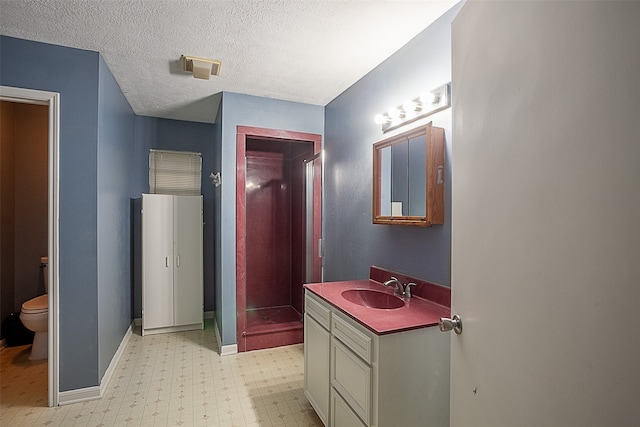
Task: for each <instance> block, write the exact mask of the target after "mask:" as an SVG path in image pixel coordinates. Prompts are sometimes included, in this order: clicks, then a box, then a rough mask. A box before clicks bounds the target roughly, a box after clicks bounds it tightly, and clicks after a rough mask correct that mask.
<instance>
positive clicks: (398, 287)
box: [383, 276, 404, 296]
mask: <svg viewBox="0 0 640 427" xmlns="http://www.w3.org/2000/svg"><path fill="white" fill-rule="evenodd" d="M392 283H395V291H394V293H395V294H396V295H400V296H404V286H403V285H402V283H400V281H399V280H398V279H397V278H396V277H393V276H391V279H389V280H387V281H386V282H384V283H383V285H385V286H390V285H391V284H392Z"/></svg>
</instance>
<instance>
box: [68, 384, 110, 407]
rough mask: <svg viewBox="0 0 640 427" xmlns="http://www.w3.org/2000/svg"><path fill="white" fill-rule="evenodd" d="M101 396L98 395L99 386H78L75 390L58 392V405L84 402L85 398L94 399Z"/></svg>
mask: <svg viewBox="0 0 640 427" xmlns="http://www.w3.org/2000/svg"><path fill="white" fill-rule="evenodd" d="M100 397H102V396H101V395H100V386H98V385H96V386H93V387H85V388H78V389H75V390H68V391H61V392H60V393H58V405H60V406H64V405H71V404H72V403H79V402H85V401H87V400H96V399H100Z"/></svg>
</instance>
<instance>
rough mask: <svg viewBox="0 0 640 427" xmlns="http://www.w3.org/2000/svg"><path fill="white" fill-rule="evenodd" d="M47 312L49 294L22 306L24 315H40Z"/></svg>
mask: <svg viewBox="0 0 640 427" xmlns="http://www.w3.org/2000/svg"><path fill="white" fill-rule="evenodd" d="M47 311H49V296H48V295H47V294H44V295H40V296H39V297H35V298H32V299H30V300H29V301H26V302H25V303H24V304H22V313H24V314H39V313H46V312H47Z"/></svg>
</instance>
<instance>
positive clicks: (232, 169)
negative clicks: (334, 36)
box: [215, 92, 324, 345]
mask: <svg viewBox="0 0 640 427" xmlns="http://www.w3.org/2000/svg"><path fill="white" fill-rule="evenodd" d="M221 110H222V113H221V121H220V123H221V126H222V134H221V147H220V152H221V156H220V161H221V170H222V186H221V193H220V204H221V206H220V208H221V212H220V223H219V224H218V223H216V231H215V239H216V252H217V254H216V257H217V256H218V254H219V255H220V259H219V260H220V262H219V263H218V264H216V265H219V266H220V272H219V276H218V277H217V278H216V279H217V282H216V288H217V289H219V290H220V296H219V298H216V320H217V322H218V327H219V328H220V329H221V333H220V335H221V338H222V344H223V345H229V344H235V343H236V127H237V126H239V125H242V126H254V127H261V128H271V129H281V130H290V131H295V132H307V133H315V134H320V135H322V134H323V132H324V117H323V107H321V106H317V105H309V104H301V103H296V102H288V101H280V100H275V99H269V98H261V97H256V96H249V95H241V94H237V93H230V92H224V93H223V95H222V108H221ZM218 248H219V249H218Z"/></svg>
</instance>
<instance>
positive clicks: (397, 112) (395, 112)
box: [387, 107, 402, 119]
mask: <svg viewBox="0 0 640 427" xmlns="http://www.w3.org/2000/svg"><path fill="white" fill-rule="evenodd" d="M387 115H388V116H389V117H391V118H392V119H397V118H398V117H400V116H401V115H402V111H400V109H399V108H395V107H393V108H390V109H389V111H387Z"/></svg>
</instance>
